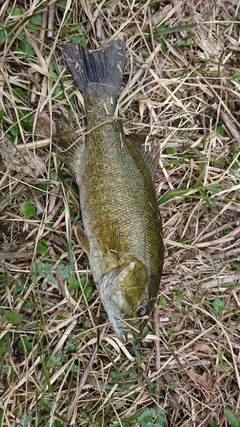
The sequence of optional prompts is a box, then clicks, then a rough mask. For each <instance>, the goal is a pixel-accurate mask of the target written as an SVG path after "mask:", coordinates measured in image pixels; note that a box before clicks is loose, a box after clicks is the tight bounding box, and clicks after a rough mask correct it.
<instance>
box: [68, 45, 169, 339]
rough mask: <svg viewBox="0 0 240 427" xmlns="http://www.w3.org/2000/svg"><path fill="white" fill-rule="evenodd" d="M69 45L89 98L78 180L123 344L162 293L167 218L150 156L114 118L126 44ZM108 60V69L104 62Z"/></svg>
mask: <svg viewBox="0 0 240 427" xmlns="http://www.w3.org/2000/svg"><path fill="white" fill-rule="evenodd" d="M67 46H68V48H67V49H66V50H65V59H66V60H67V63H68V66H69V68H70V71H71V73H72V75H73V77H74V80H75V82H76V83H77V84H78V86H79V87H80V89H81V90H82V92H83V94H84V98H85V104H86V116H87V121H88V132H89V133H88V138H87V142H86V144H85V146H84V148H83V147H82V148H81V151H79V154H78V162H77V166H76V178H77V183H78V185H79V189H80V204H81V212H82V219H83V225H84V231H85V234H86V236H87V239H88V242H89V262H90V267H91V271H92V275H93V278H94V280H95V282H96V283H97V288H98V292H99V295H100V298H101V300H102V303H103V305H104V307H105V310H106V311H107V314H108V317H109V319H110V321H111V322H112V325H113V327H114V329H115V331H116V333H117V334H118V336H119V337H120V338H121V339H122V340H123V339H124V338H125V337H126V334H127V332H128V331H132V332H133V333H134V331H135V332H139V331H141V330H142V328H143V325H144V323H145V322H144V321H143V320H142V316H144V315H145V314H150V312H151V310H152V307H153V304H154V301H155V299H156V296H157V292H158V288H159V284H160V278H161V272H162V266H163V241H162V225H161V218H160V213H159V209H158V205H157V200H156V195H155V190H154V186H153V181H152V175H151V172H150V169H149V165H148V160H147V159H148V156H147V155H146V156H145V155H144V152H143V150H141V149H140V146H139V148H138V146H137V145H136V144H133V143H131V142H130V141H129V140H128V139H127V138H126V137H125V136H124V134H123V131H122V127H121V124H120V123H119V122H118V121H117V120H116V117H115V114H116V106H117V98H118V96H119V91H120V86H121V81H122V74H123V67H124V58H125V55H124V50H125V45H124V43H123V42H121V41H117V42H112V43H110V44H109V45H107V46H105V47H104V48H103V49H102V51H98V52H94V53H92V54H93V55H94V56H93V57H92V56H91V55H92V54H91V53H89V52H88V51H86V50H85V49H83V48H81V49H80V51H76V49H78V48H77V47H76V45H72V44H70V45H67ZM109 46H110V47H109ZM71 49H75V50H74V54H73V53H72V50H71ZM76 52H77V62H76V58H75V56H76ZM103 52H104V53H103ZM103 55H105V56H107V61H108V60H109V64H110V65H109V64H104V65H103ZM69 58H70V59H69ZM96 58H97V59H96ZM105 59H106V58H105ZM85 62H87V64H86V63H85ZM76 63H77V65H76ZM99 63H100V64H101V65H102V66H103V68H104V67H105V66H106V67H107V68H108V69H104V70H101V73H102V74H101V75H100V76H99V75H98V74H97V75H94V73H97V72H98V71H97V70H96V67H97V66H99ZM116 64H117V65H116ZM76 67H77V70H76ZM93 67H94V69H93ZM117 67H118V70H117V71H116V70H115V69H116V68H117ZM109 68H110V70H109ZM82 69H84V73H88V74H89V75H90V77H89V76H87V81H82V79H81V78H80V77H81V71H79V70H82ZM76 72H77V76H78V77H77V78H78V80H77V78H76V76H75V73H76ZM79 73H80V77H79ZM113 74H114V76H113ZM116 74H117V75H116ZM83 78H84V79H86V75H84V77H83ZM89 80H90V82H89ZM91 80H93V82H92V81H91ZM76 155H77V154H76Z"/></svg>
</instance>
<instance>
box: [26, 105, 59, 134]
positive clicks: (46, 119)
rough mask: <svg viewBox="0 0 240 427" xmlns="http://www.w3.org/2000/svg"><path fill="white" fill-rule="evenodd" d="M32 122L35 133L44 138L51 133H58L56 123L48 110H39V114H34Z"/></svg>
mask: <svg viewBox="0 0 240 427" xmlns="http://www.w3.org/2000/svg"><path fill="white" fill-rule="evenodd" d="M30 123H31V124H32V125H33V126H34V134H35V135H36V136H39V137H42V138H50V136H51V135H54V134H55V133H57V129H56V125H55V122H54V121H53V120H51V119H50V116H49V114H48V113H47V112H46V111H42V112H38V113H37V116H36V115H35V116H33V117H32V118H31V120H30Z"/></svg>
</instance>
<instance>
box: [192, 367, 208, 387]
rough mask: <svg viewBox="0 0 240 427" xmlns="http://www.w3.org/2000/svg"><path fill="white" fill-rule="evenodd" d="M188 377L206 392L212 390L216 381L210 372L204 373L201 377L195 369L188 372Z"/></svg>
mask: <svg viewBox="0 0 240 427" xmlns="http://www.w3.org/2000/svg"><path fill="white" fill-rule="evenodd" d="M188 375H189V377H190V378H191V380H193V381H194V382H195V383H197V384H198V385H200V386H201V387H203V388H204V389H206V390H212V389H213V385H214V379H213V377H212V375H211V374H210V373H209V372H204V373H203V374H202V375H199V374H198V373H197V372H196V371H195V369H193V368H191V369H189V370H188Z"/></svg>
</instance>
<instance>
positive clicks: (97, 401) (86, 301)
mask: <svg viewBox="0 0 240 427" xmlns="http://www.w3.org/2000/svg"><path fill="white" fill-rule="evenodd" d="M239 17H240V3H239V1H238V0H225V1H224V0H214V1H213V0H209V1H198V0H186V1H178V0H172V1H169V0H162V1H151V0H148V1H136V0H122V1H116V0H109V1H104V0H102V1H100V0H96V1H95V0H90V1H87V0H58V1H55V0H53V1H41V0H18V1H14V0H5V1H0V43H1V50H0V55H1V56H0V61H1V67H0V129H1V131H0V132H1V167H0V170H1V172H0V188H1V198H0V230H1V232H0V251H1V252H0V261H1V270H0V316H1V320H0V323H1V329H0V390H1V391H0V425H1V426H4V427H5V426H9V427H10V426H11V427H12V426H19V427H20V426H24V427H27V426H36V427H37V426H39V427H50V426H51V427H62V426H65V427H66V426H68V425H72V426H107V427H114V426H124V427H131V426H136V427H138V426H140V427H143V426H147V427H151V426H158V427H159V426H160V427H162V426H181V427H184V426H186V427H191V426H193V427H200V426H211V427H223V426H224V427H226V426H229V425H230V426H232V427H239V426H240V370H239V367H240V339H239V331H240V321H239V320H240V298H239V292H240V197H239V194H240V162H239V144H240V142H239V141H240V129H239V122H240V120H239V111H240V108H239V107H240V94H239V88H240V68H239V53H240V38H239V29H240V28H239ZM122 37H123V38H125V39H126V41H127V63H126V70H125V75H124V84H123V90H122V94H121V98H120V102H119V108H120V114H121V116H122V118H123V124H124V130H125V133H126V134H129V133H136V134H138V133H145V134H146V135H149V136H150V137H151V138H154V139H156V140H157V141H158V142H159V144H160V146H161V158H160V164H159V169H158V173H157V178H156V191H157V195H158V199H159V204H160V208H161V213H162V218H163V224H164V237H165V247H166V259H165V267H164V275H163V279H162V282H161V287H160V292H159V301H158V308H157V309H156V310H155V312H154V316H153V319H152V320H150V322H149V328H150V333H149V334H148V335H147V336H146V337H145V338H144V339H143V340H142V341H141V342H140V343H139V344H138V346H137V347H136V342H135V343H134V345H132V343H131V342H130V343H128V344H127V345H123V344H121V343H120V342H119V340H118V338H117V337H116V336H115V334H114V333H113V330H112V328H111V326H110V325H109V324H108V323H107V318H106V314H105V312H104V310H103V307H102V306H101V304H100V301H99V297H98V295H97V292H96V288H95V285H94V283H93V281H92V278H91V272H90V270H89V265H88V261H87V258H86V256H85V254H84V253H83V251H82V249H81V247H80V246H79V245H78V243H77V241H76V239H75V237H74V233H72V228H73V226H74V224H75V223H77V222H78V221H80V220H81V214H80V209H79V202H78V190H77V187H76V184H75V183H74V178H73V177H71V176H70V175H69V173H68V172H67V170H66V169H65V168H64V167H63V165H62V164H61V163H60V161H59V160H58V159H57V156H55V155H54V154H53V153H52V148H51V139H50V135H51V134H53V133H55V132H61V131H64V130H68V129H76V130H77V131H78V132H79V134H80V136H81V137H84V135H85V133H86V120H85V115H84V104H83V98H82V96H81V94H80V93H79V92H78V90H77V89H76V87H75V86H74V84H73V81H72V79H71V76H70V75H69V73H68V71H67V70H66V67H65V64H64V61H63V58H62V45H63V44H64V43H65V42H66V41H69V40H70V41H73V42H77V43H83V44H84V45H85V46H87V47H88V48H90V49H91V48H93V49H95V48H98V47H99V45H100V44H101V41H103V40H109V39H112V38H122ZM103 325H104V326H103ZM99 336H100V338H101V339H100V341H99Z"/></svg>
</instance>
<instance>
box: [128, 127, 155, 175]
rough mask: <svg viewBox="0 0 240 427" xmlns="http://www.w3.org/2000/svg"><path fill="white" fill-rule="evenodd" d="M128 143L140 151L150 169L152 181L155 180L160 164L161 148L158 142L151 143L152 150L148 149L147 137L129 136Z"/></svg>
mask: <svg viewBox="0 0 240 427" xmlns="http://www.w3.org/2000/svg"><path fill="white" fill-rule="evenodd" d="M127 139H128V141H129V142H130V143H131V144H132V145H133V146H134V147H135V148H136V149H137V150H138V151H140V153H141V155H142V157H143V159H144V161H145V163H146V165H147V167H148V169H149V170H150V172H151V176H152V180H153V181H154V180H155V175H156V171H157V167H158V163H159V156H160V146H159V144H157V143H156V142H152V143H151V149H150V150H148V147H146V144H145V142H146V135H136V134H129V135H128V136H127Z"/></svg>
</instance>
